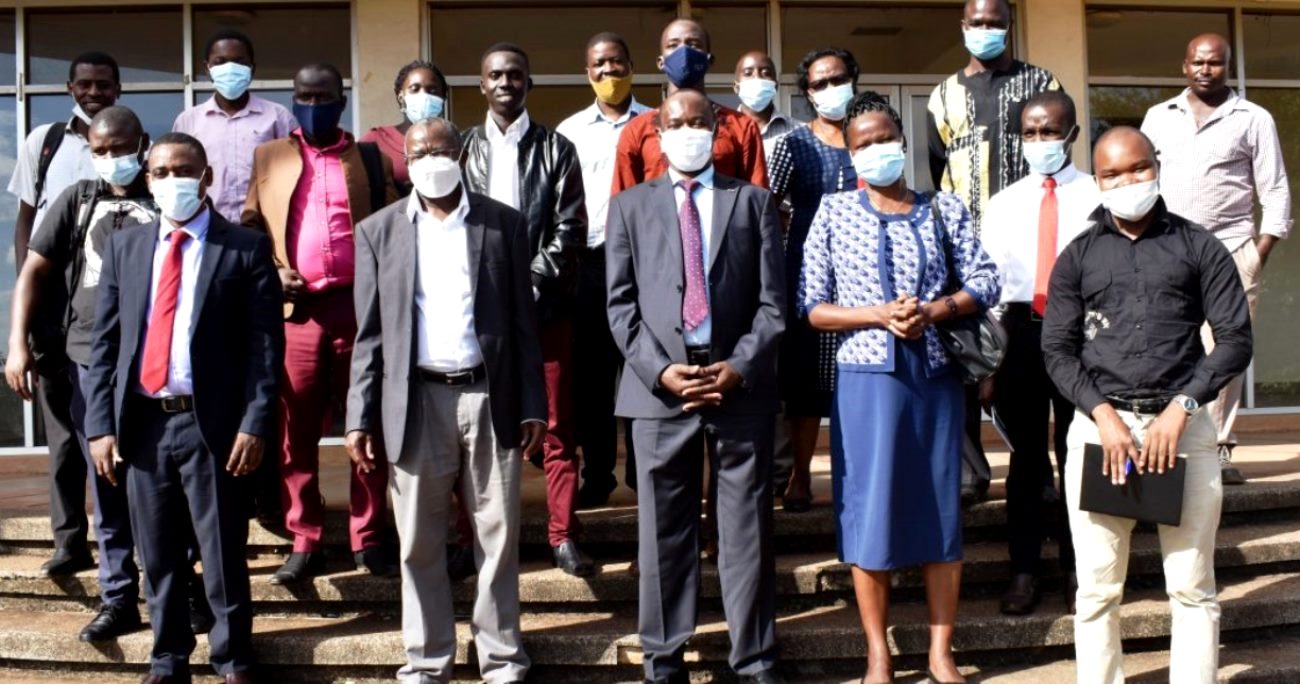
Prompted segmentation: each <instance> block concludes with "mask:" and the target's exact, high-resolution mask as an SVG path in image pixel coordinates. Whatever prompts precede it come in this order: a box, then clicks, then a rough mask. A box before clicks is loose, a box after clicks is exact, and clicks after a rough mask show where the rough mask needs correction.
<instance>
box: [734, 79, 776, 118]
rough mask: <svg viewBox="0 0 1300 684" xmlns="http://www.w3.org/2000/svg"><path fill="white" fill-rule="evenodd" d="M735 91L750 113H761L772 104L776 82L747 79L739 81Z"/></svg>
mask: <svg viewBox="0 0 1300 684" xmlns="http://www.w3.org/2000/svg"><path fill="white" fill-rule="evenodd" d="M736 90H737V91H738V92H737V93H736V94H737V95H739V96H740V101H741V102H743V103H745V106H746V107H749V110H750V111H752V112H761V111H763V110H765V109H767V106H768V105H770V104H772V98H774V97H776V81H769V80H767V79H766V78H748V79H745V80H743V81H741V82H740V84H739V85H738V87H737V88H736Z"/></svg>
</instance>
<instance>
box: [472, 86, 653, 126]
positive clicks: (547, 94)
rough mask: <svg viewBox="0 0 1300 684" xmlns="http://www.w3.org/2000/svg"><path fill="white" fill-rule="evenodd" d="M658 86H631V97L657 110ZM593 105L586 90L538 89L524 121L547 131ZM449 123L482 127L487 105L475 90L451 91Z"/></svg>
mask: <svg viewBox="0 0 1300 684" xmlns="http://www.w3.org/2000/svg"><path fill="white" fill-rule="evenodd" d="M659 92H660V89H659V86H656V85H639V86H633V88H632V94H633V96H634V97H636V99H637V101H638V102H640V103H641V104H644V105H647V106H650V107H657V106H659V99H660V98H659ZM594 101H595V95H594V94H592V92H591V88H590V87H589V86H542V87H537V88H534V89H533V90H532V91H531V92H529V93H528V118H529V120H531V121H536V122H537V123H540V124H542V125H544V126H546V127H547V128H549V129H551V130H555V127H556V126H558V125H560V122H561V121H564V120H565V119H567V118H569V116H570V115H572V114H573V113H574V112H578V111H581V110H583V109H585V108H587V107H589V106H591V103H592V102H594ZM449 104H450V106H451V122H452V123H454V124H456V126H457V127H458V128H460V129H461V130H466V129H469V128H471V127H473V126H481V125H483V121H484V120H485V118H486V117H487V103H486V102H485V101H484V99H483V93H481V92H479V89H478V86H459V87H455V88H452V89H451V98H450V102H449Z"/></svg>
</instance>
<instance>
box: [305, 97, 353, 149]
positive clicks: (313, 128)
mask: <svg viewBox="0 0 1300 684" xmlns="http://www.w3.org/2000/svg"><path fill="white" fill-rule="evenodd" d="M345 104H347V103H346V101H345V100H338V101H336V102H330V103H328V104H320V105H309V104H302V103H300V102H295V103H293V118H295V119H297V120H298V125H299V126H302V134H303V135H304V136H306V137H307V139H308V140H320V141H326V142H333V141H334V137H335V135H336V134H337V133H338V130H339V119H341V118H342V117H343V106H344V105H345Z"/></svg>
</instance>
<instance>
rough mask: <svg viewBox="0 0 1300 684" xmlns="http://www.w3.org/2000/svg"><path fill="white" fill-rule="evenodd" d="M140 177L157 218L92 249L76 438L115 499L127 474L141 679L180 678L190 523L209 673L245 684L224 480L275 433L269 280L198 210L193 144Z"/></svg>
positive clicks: (157, 157) (154, 158)
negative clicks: (146, 657) (100, 253)
mask: <svg viewBox="0 0 1300 684" xmlns="http://www.w3.org/2000/svg"><path fill="white" fill-rule="evenodd" d="M148 174H149V176H148V182H149V189H150V191H151V192H152V193H153V196H154V199H155V200H156V201H157V203H158V207H159V210H160V211H161V213H162V217H163V218H162V219H160V220H158V221H154V222H153V223H151V224H146V225H142V226H138V227H134V228H128V229H125V230H122V231H120V232H118V233H115V234H114V235H113V236H112V238H111V239H110V240H109V242H108V247H107V249H106V250H105V252H104V257H103V265H102V269H103V270H102V272H101V276H100V283H99V292H98V296H99V300H98V303H97V309H96V320H95V329H94V333H93V337H92V344H91V354H90V365H89V368H88V371H87V382H86V435H87V437H89V438H90V452H91V456H92V457H93V459H94V463H95V471H96V472H97V473H98V474H99V475H100V476H101V477H105V478H107V479H108V480H109V482H110V483H112V484H113V485H114V486H120V485H119V483H118V482H117V477H116V474H115V473H116V471H115V469H114V467H113V466H114V462H115V461H116V460H118V459H119V458H120V459H121V460H124V461H125V462H126V464H127V475H126V483H125V486H126V488H127V492H128V497H129V498H130V500H131V502H132V503H131V528H132V530H133V532H134V535H135V542H136V546H137V548H138V551H139V555H140V560H141V561H142V564H143V565H144V572H145V578H146V579H147V581H146V582H145V586H146V588H147V593H148V601H149V622H150V624H151V625H152V626H153V633H154V647H153V653H152V655H151V657H150V672H149V675H147V676H146V677H145V679H144V682H145V683H146V684H163V683H169V682H189V681H190V672H189V656H190V653H191V652H192V651H193V650H194V635H193V633H192V632H191V631H190V628H189V607H188V598H187V597H188V591H187V582H186V579H187V578H188V576H189V570H188V568H189V563H190V561H189V559H188V555H187V549H188V546H189V540H190V525H191V523H192V524H193V530H194V535H195V536H196V537H197V540H198V546H199V550H200V552H201V554H202V557H203V580H204V583H205V585H206V588H207V598H208V602H209V603H210V604H211V607H212V609H213V614H214V615H215V617H216V624H215V626H214V627H213V628H212V632H211V634H210V635H209V636H208V644H209V647H210V651H211V662H212V665H213V667H214V668H215V669H216V671H217V672H218V673H219V674H221V675H223V676H224V677H225V680H226V682H228V683H231V684H246V683H248V682H252V681H253V679H252V675H251V669H252V667H253V652H252V643H251V637H252V627H253V624H252V623H253V611H252V602H251V599H250V596H249V586H248V561H247V559H246V558H245V545H246V544H247V540H248V518H247V515H245V514H244V510H245V509H244V508H243V505H242V504H243V501H242V500H241V499H242V497H243V496H244V495H245V494H246V493H247V492H246V491H245V484H244V483H242V482H239V481H237V480H236V479H235V478H238V477H241V476H244V475H247V474H248V473H250V472H252V471H253V470H254V469H255V468H256V467H257V465H258V463H259V462H260V461H261V459H262V454H263V452H264V450H265V446H266V440H267V439H269V438H271V437H272V436H273V435H274V433H275V421H274V420H273V416H272V406H273V405H274V401H275V397H276V384H277V381H278V379H279V374H280V368H281V363H282V362H283V354H284V327H283V324H282V322H281V309H280V305H281V301H282V299H281V296H282V295H281V292H280V281H279V278H278V277H277V276H276V272H275V267H274V265H273V263H272V261H271V244H270V241H269V240H268V239H267V238H266V236H265V235H261V234H258V233H256V232H254V231H251V230H248V229H245V228H240V227H238V226H235V225H233V224H231V223H229V222H227V221H226V220H225V219H223V218H222V217H221V216H220V215H218V214H217V213H216V212H214V211H212V210H211V209H210V208H209V206H208V202H207V201H206V197H205V194H206V191H207V188H208V187H209V186H210V185H211V184H212V170H211V168H209V167H208V162H207V155H206V154H205V153H204V150H203V146H202V144H200V143H199V141H198V140H196V139H194V138H192V137H190V136H188V135H185V134H183V133H168V134H166V135H163V136H162V137H160V138H159V139H158V140H157V142H155V143H154V146H153V148H152V150H151V151H150V153H149V166H148ZM119 436H120V437H121V441H120V442H119V440H118V437H119ZM119 453H120V456H119Z"/></svg>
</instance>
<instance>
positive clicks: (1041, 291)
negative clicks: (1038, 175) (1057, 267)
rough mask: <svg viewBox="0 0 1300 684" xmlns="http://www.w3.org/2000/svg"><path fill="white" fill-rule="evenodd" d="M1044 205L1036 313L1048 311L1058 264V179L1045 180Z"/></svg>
mask: <svg viewBox="0 0 1300 684" xmlns="http://www.w3.org/2000/svg"><path fill="white" fill-rule="evenodd" d="M1043 187H1044V188H1045V189H1046V190H1047V192H1044V193H1043V203H1042V204H1040V205H1039V206H1038V268H1037V269H1036V270H1035V271H1034V303H1033V308H1034V313H1036V314H1038V315H1039V316H1042V315H1043V313H1044V312H1046V311H1047V283H1048V281H1049V280H1051V278H1052V265H1053V264H1055V263H1056V214H1057V211H1056V179H1055V178H1052V177H1051V176H1048V177H1047V178H1044V179H1043Z"/></svg>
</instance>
